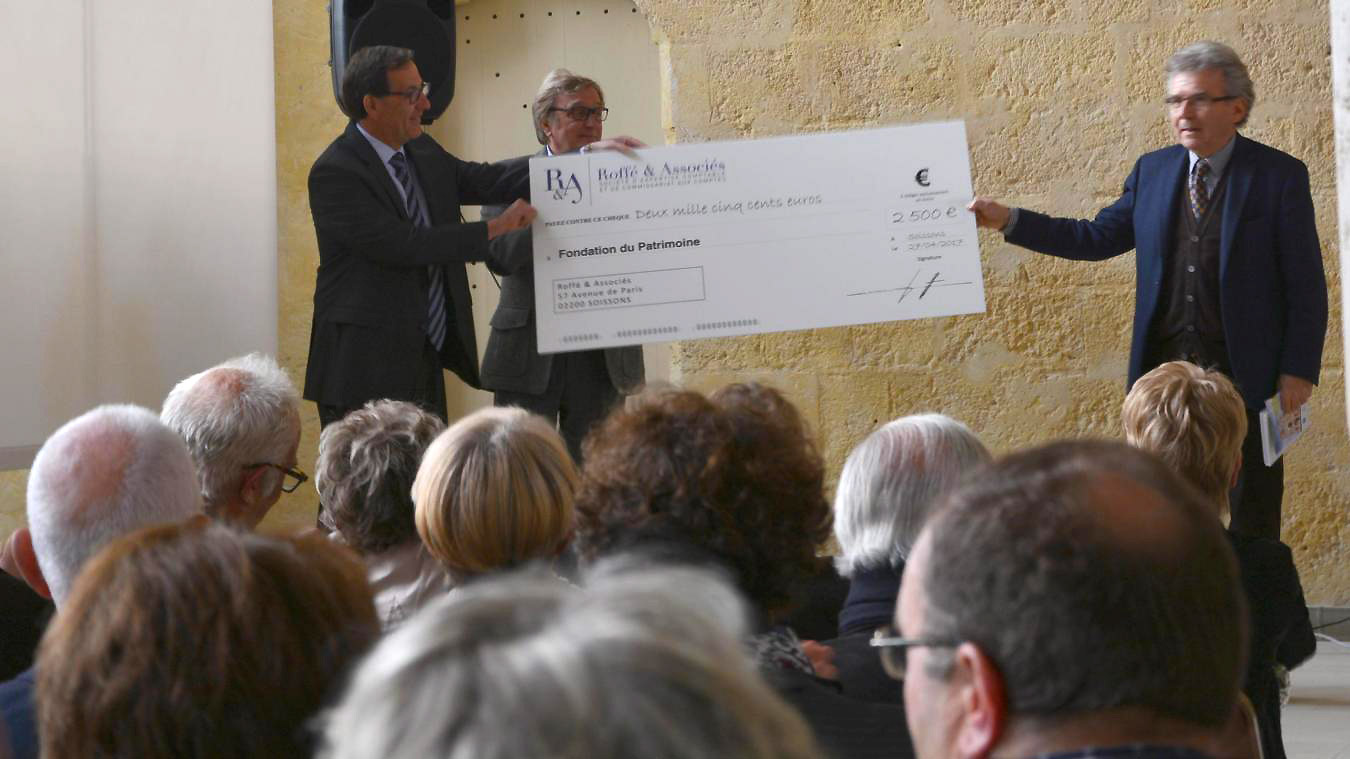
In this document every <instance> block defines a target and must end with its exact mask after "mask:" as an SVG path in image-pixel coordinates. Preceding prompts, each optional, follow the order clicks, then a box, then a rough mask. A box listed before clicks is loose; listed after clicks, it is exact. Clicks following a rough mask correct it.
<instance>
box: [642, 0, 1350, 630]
mask: <svg viewBox="0 0 1350 759" xmlns="http://www.w3.org/2000/svg"><path fill="white" fill-rule="evenodd" d="M636 2H637V5H638V8H639V9H640V10H641V11H642V12H643V13H644V14H646V16H647V17H648V19H649V21H650V23H651V27H652V34H653V39H654V40H655V41H656V42H657V43H658V44H659V45H660V48H661V53H662V66H663V72H662V80H663V84H664V87H665V90H666V91H665V93H664V95H665V98H666V101H665V104H664V108H665V128H666V133H667V139H668V140H669V141H671V142H698V141H706V140H718V139H734V138H745V137H765V136H772V135H781V134H794V133H801V132H813V131H832V130H842V129H854V128H863V127H869V126H882V125H887V124H897V123H906V122H915V121H933V120H940V119H952V118H962V119H965V120H966V125H967V130H968V133H969V137H970V141H971V160H972V168H973V171H974V182H975V189H976V192H977V193H979V194H982V195H990V196H994V197H998V198H1001V199H1002V200H1004V201H1005V202H1007V203H1009V204H1012V205H1020V206H1025V207H1029V208H1036V209H1038V210H1044V211H1047V212H1050V213H1054V214H1056V215H1072V216H1085V217H1090V216H1092V215H1093V214H1094V213H1095V212H1096V210H1097V209H1098V208H1100V207H1102V206H1103V205H1106V204H1107V203H1109V202H1111V201H1112V200H1114V199H1115V198H1116V197H1117V196H1118V194H1119V192H1120V188H1121V184H1122V182H1123V181H1124V178H1125V176H1126V174H1127V173H1128V172H1129V170H1130V167H1131V166H1132V165H1133V162H1134V160H1135V159H1136V158H1137V157H1138V156H1139V155H1140V154H1142V153H1144V152H1147V151H1149V150H1153V149H1155V148H1158V147H1162V146H1165V145H1167V144H1169V143H1171V142H1172V137H1171V134H1170V130H1169V127H1168V126H1167V123H1166V121H1165V118H1164V110H1163V105H1162V97H1163V94H1164V83H1163V76H1162V64H1163V62H1164V60H1165V59H1166V58H1167V56H1168V55H1169V54H1170V53H1172V52H1173V51H1174V50H1176V49H1177V48H1179V47H1181V46H1182V45H1185V44H1187V43H1189V42H1192V41H1195V40H1199V39H1207V38H1209V39H1218V40H1221V41H1224V42H1227V43H1228V44H1230V45H1232V46H1233V47H1234V48H1235V49H1236V50H1237V51H1238V53H1239V54H1240V55H1242V56H1243V58H1244V59H1245V61H1246V62H1247V64H1248V66H1249V68H1250V70H1251V74H1252V78H1253V79H1254V81H1255V83H1256V90H1257V104H1256V108H1255V110H1254V112H1253V115H1252V117H1251V121H1250V123H1249V124H1248V125H1247V127H1246V128H1245V129H1244V130H1243V131H1244V133H1245V134H1246V135H1247V136H1249V137H1252V138H1254V139H1257V140H1260V141H1262V142H1266V143H1268V144H1271V145H1274V146H1276V147H1278V148H1280V149H1282V150H1285V151H1287V152H1289V153H1292V154H1293V155H1295V156H1298V157H1299V158H1301V159H1303V160H1304V161H1305V162H1306V163H1307V164H1308V166H1309V169H1310V171H1311V175H1312V184H1313V195H1314V202H1315V204H1316V209H1317V221H1318V229H1319V232H1320V234H1321V238H1322V247H1323V251H1324V255H1325V260H1326V263H1327V274H1328V279H1329V281H1330V283H1331V289H1332V292H1331V297H1330V302H1331V305H1332V319H1331V328H1330V332H1329V334H1328V337H1327V343H1326V352H1325V359H1324V366H1323V372H1322V383H1321V386H1320V387H1319V388H1318V390H1317V391H1316V393H1315V394H1314V396H1313V404H1312V414H1313V429H1312V431H1311V432H1309V433H1308V435H1307V437H1306V439H1305V441H1304V442H1302V443H1300V444H1299V446H1298V448H1296V449H1295V450H1294V451H1293V452H1292V453H1291V454H1290V458H1289V460H1288V465H1287V466H1288V468H1287V494H1286V497H1285V518H1284V533H1283V534H1284V539H1285V541H1286V542H1288V543H1289V544H1290V545H1292V546H1293V548H1294V551H1295V555H1296V557H1297V561H1298V563H1299V566H1300V569H1301V570H1302V573H1303V582H1304V587H1305V589H1306V591H1307V595H1308V599H1309V601H1310V602H1311V603H1321V604H1338V605H1343V604H1345V603H1346V602H1347V601H1350V541H1348V540H1347V539H1348V538H1350V512H1348V511H1347V509H1346V503H1347V501H1350V469H1347V466H1348V465H1350V445H1348V444H1347V432H1346V414H1345V406H1344V403H1345V402H1344V398H1345V393H1344V382H1345V377H1344V371H1343V365H1344V361H1343V357H1342V350H1341V344H1342V340H1341V329H1340V324H1341V318H1340V302H1341V298H1340V272H1339V267H1338V266H1337V263H1336V262H1337V256H1338V251H1337V234H1336V229H1337V226H1336V187H1335V160H1334V153H1333V137H1334V133H1333V126H1332V116H1331V113H1332V110H1331V108H1332V100H1331V83H1330V64H1329V53H1330V49H1329V46H1330V36H1329V31H1328V10H1327V6H1326V3H1325V2H1317V1H1307V0H1262V2H1255V1H1254V0H1191V1H1190V2H1175V1H1174V0H1122V1H1121V2H1117V3H1100V2H1096V1H1095V0H1055V1H1051V0H926V1H925V2H916V1H915V0H741V1H739V2H734V3H733V2H724V1H719V0H636ZM980 244H981V249H982V256H983V265H984V270H985V286H986V291H987V300H988V310H987V313H985V314H983V315H975V316H961V317H950V318H944V319H936V320H927V321H913V322H898V323H890V324H878V325H870V326H862V327H847V328H836V329H826V330H815V331H808V332H797V333H790V334H777V335H762V336H754V337H744V338H734V339H724V340H709V341H699V342H688V343H683V344H680V345H679V346H678V347H677V349H676V351H675V354H674V355H675V364H676V367H675V368H676V372H677V376H679V377H681V378H682V380H683V382H684V383H686V384H688V385H691V386H695V387H699V388H703V389H712V388H714V387H716V386H718V385H720V384H723V383H725V382H728V381H734V380H745V379H757V380H762V381H766V382H770V383H772V384H774V385H777V386H779V387H781V388H783V389H784V390H785V391H787V392H788V393H789V394H790V395H791V397H792V398H793V399H794V401H795V402H797V403H798V404H799V405H800V406H801V408H802V410H803V411H804V413H805V415H806V417H807V418H808V419H809V420H811V421H812V422H813V424H814V425H815V428H816V430H817V432H818V435H819V438H820V440H821V443H822V446H823V448H824V451H825V453H826V456H827V458H828V460H829V463H830V467H831V472H832V473H837V472H838V468H839V466H840V464H841V463H842V461H843V458H844V456H845V455H846V454H847V452H848V450H849V448H850V447H852V446H853V445H854V444H856V443H857V442H858V441H859V440H860V439H861V438H862V436H864V435H865V434H867V433H868V432H869V431H870V430H871V429H872V428H873V427H875V426H876V425H877V424H878V423H880V422H884V421H886V420H889V419H891V418H894V417H896V416H900V415H904V414H909V413H915V412H921V411H942V412H945V413H947V414H950V415H952V416H954V417H957V418H959V419H961V420H963V421H965V422H966V423H968V424H969V425H971V427H972V428H973V429H975V430H976V431H977V432H978V433H979V434H980V435H981V436H982V437H983V438H984V439H985V441H986V442H987V443H988V444H989V445H990V447H991V448H992V449H994V450H995V451H996V452H1007V451H1010V450H1013V449H1015V448H1018V447H1021V446H1025V445H1028V444H1033V443H1038V442H1043V441H1046V440H1050V439H1054V438H1061V437H1077V436H1102V437H1118V436H1119V435H1120V425H1119V421H1118V420H1119V409H1120V404H1121V402H1122V400H1123V399H1124V391H1125V387H1124V382H1125V365H1126V360H1127V357H1128V350H1129V325H1130V323H1131V320H1132V309H1133V305H1134V304H1133V300H1134V298H1133V287H1134V261H1133V254H1132V253H1130V254H1126V255H1124V256H1121V257H1119V258H1117V259H1114V260H1112V261H1108V262H1103V263H1097V264H1091V263H1076V262H1070V261H1061V260H1058V259H1053V258H1050V257H1047V256H1040V255H1038V254H1035V253H1031V252H1029V251H1025V250H1022V249H1020V248H1015V247H1012V246H1010V245H1007V244H1005V243H1004V242H1003V240H1002V238H1001V237H1000V236H998V235H994V234H990V233H985V232H982V233H981V238H980ZM821 265H822V266H829V265H830V262H829V260H828V254H827V253H822V260H821Z"/></svg>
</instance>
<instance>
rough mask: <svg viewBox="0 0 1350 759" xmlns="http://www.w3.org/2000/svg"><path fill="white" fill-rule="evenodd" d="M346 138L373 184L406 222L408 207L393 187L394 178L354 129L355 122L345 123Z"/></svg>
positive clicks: (362, 135) (363, 136)
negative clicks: (381, 189) (376, 185)
mask: <svg viewBox="0 0 1350 759" xmlns="http://www.w3.org/2000/svg"><path fill="white" fill-rule="evenodd" d="M346 138H347V141H348V142H349V143H350V144H351V146H352V150H354V151H356V155H357V156H358V157H359V158H360V159H361V162H362V163H364V164H365V165H366V169H367V170H368V171H369V172H370V174H371V176H373V177H375V183H376V184H378V185H379V186H380V187H383V188H384V194H385V196H386V197H387V198H388V200H389V205H391V206H393V208H394V210H395V211H396V212H397V213H398V215H399V218H401V219H405V220H406V219H407V218H408V207H407V206H406V205H404V204H403V196H402V195H401V194H399V191H398V188H397V187H395V186H394V178H393V177H391V176H389V170H388V169H386V168H385V167H384V162H382V161H381V160H380V156H379V154H378V153H376V152H375V148H372V147H371V146H370V141H369V140H367V139H366V136H365V135H364V134H361V130H359V129H357V128H356V122H355V121H349V122H347V131H346Z"/></svg>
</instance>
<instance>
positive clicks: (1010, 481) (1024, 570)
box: [892, 441, 1246, 759]
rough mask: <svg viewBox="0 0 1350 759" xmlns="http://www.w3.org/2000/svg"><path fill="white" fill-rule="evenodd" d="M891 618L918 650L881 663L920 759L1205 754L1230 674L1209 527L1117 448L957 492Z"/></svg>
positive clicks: (1148, 465) (1219, 720) (1230, 602)
mask: <svg viewBox="0 0 1350 759" xmlns="http://www.w3.org/2000/svg"><path fill="white" fill-rule="evenodd" d="M896 619H897V621H896V624H897V626H898V629H899V634H900V635H901V636H902V637H904V638H909V639H917V640H920V641H923V644H921V645H918V646H914V647H910V648H909V649H908V650H902V651H899V652H898V659H899V662H900V663H903V664H904V665H905V673H904V690H905V704H906V707H907V716H908V720H909V725H910V729H911V732H912V733H913V736H914V741H915V746H916V748H917V750H918V755H919V756H920V757H921V758H923V759H927V758H928V757H935V756H947V755H953V754H958V753H959V754H961V755H965V756H987V755H989V754H990V753H991V752H992V751H993V750H994V749H995V748H998V749H999V750H1000V751H1003V752H1004V753H1007V754H1009V755H1025V756H1029V755H1033V754H1038V753H1041V751H1042V750H1044V749H1047V748H1053V749H1055V750H1067V749H1075V748H1081V747H1082V746H1083V744H1082V743H1079V744H1078V745H1074V746H1069V745H1064V744H1063V743H1059V744H1056V740H1091V741H1093V743H1092V745H1098V746H1103V745H1107V746H1109V745H1116V744H1120V743H1138V742H1154V743H1156V742H1159V741H1161V742H1165V743H1167V744H1170V745H1188V744H1190V745H1206V744H1208V743H1209V742H1210V741H1211V740H1212V738H1213V736H1214V735H1215V734H1216V733H1217V731H1219V730H1220V729H1222V727H1223V726H1224V724H1225V723H1226V722H1227V721H1228V718H1229V717H1230V715H1231V714H1232V713H1233V709H1234V706H1235V704H1236V699H1237V693H1238V687H1239V685H1240V683H1241V675H1242V672H1243V670H1244V666H1245V665H1244V661H1243V660H1244V657H1245V645H1246V628H1245V625H1246V622H1245V609H1244V606H1243V599H1242V590H1241V587H1240V585H1239V583H1238V575H1237V567H1236V562H1235V560H1234V558H1233V554H1232V551H1231V549H1230V548H1229V546H1228V542H1227V540H1225V538H1224V535H1223V531H1222V528H1221V527H1220V526H1219V524H1218V522H1217V521H1216V520H1215V519H1214V518H1213V515H1212V513H1211V512H1210V511H1209V510H1208V509H1207V508H1206V506H1205V504H1204V502H1203V500H1202V499H1201V498H1200V496H1199V494H1198V493H1196V492H1195V491H1194V490H1193V489H1191V487H1190V486H1189V485H1187V484H1186V483H1185V482H1183V481H1182V480H1180V479H1179V478H1178V477H1177V476H1176V475H1175V474H1173V473H1172V472H1171V471H1169V470H1168V469H1167V467H1166V466H1165V465H1163V464H1162V462H1160V461H1158V460H1157V459H1155V458H1153V457H1152V456H1150V455H1148V454H1147V453H1144V452H1142V451H1139V450H1136V449H1134V448H1131V447H1129V446H1126V445H1124V444H1120V443H1111V442H1086V441H1084V442H1070V443H1056V444H1051V445H1047V446H1044V447H1041V448H1037V449H1034V450H1030V451H1026V452H1022V453H1018V454H1014V455H1012V456H1008V457H1007V458H1004V459H1002V460H1000V461H998V462H996V463H995V464H994V465H993V466H992V467H991V468H990V469H989V470H987V471H986V472H985V474H984V476H981V477H979V478H978V479H975V480H972V481H970V482H967V483H966V484H965V485H963V486H962V487H960V488H959V489H958V490H957V491H956V492H954V493H953V495H952V496H951V498H950V500H949V502H948V503H947V504H946V505H944V507H943V508H942V509H940V510H939V511H938V512H936V513H935V514H934V515H933V518H932V519H931V520H930V522H929V524H928V526H927V527H925V528H924V530H923V532H922V533H921V535H920V538H919V541H918V543H917V544H916V546H915V549H914V553H913V555H912V557H911V560H910V563H909V564H908V565H907V566H906V571H905V574H904V578H903V580H902V582H901V590H900V601H899V606H898V608H897V612H896ZM892 661H893V662H894V661H895V660H894V659H893V660H892ZM1066 736H1070V737H1066ZM1075 736H1076V737H1075Z"/></svg>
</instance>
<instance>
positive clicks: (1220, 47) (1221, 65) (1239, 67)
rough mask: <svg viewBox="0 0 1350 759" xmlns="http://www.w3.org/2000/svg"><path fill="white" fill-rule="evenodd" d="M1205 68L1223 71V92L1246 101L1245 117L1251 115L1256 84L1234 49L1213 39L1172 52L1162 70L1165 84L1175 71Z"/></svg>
mask: <svg viewBox="0 0 1350 759" xmlns="http://www.w3.org/2000/svg"><path fill="white" fill-rule="evenodd" d="M1207 69H1218V70H1219V71H1220V72H1222V73H1223V84H1224V91H1225V94H1228V95H1237V96H1238V97H1240V98H1242V99H1243V100H1245V101H1247V116H1250V115H1251V112H1252V108H1254V107H1256V86H1255V85H1253V84H1252V78H1251V77H1250V76H1249V75H1248V74H1247V67H1246V66H1245V65H1244V64H1243V63H1242V59H1241V58H1239V57H1238V54H1237V53H1236V52H1235V51H1234V50H1233V48H1231V47H1229V46H1227V45H1225V44H1223V43H1222V42H1214V41H1213V40H1205V41H1203V42H1193V43H1191V44H1189V45H1187V46H1186V47H1183V48H1182V49H1180V50H1178V51H1176V52H1175V53H1172V57H1171V58H1168V59H1167V65H1166V66H1165V67H1164V69H1163V71H1164V74H1165V79H1166V81H1165V82H1164V84H1167V83H1168V82H1171V81H1172V77H1173V76H1175V75H1177V74H1181V73H1192V72H1196V71H1205V70H1207ZM1247 116H1243V117H1242V121H1239V122H1238V126H1242V125H1244V124H1246V123H1247Z"/></svg>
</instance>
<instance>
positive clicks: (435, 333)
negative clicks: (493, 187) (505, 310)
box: [389, 153, 445, 350]
mask: <svg viewBox="0 0 1350 759" xmlns="http://www.w3.org/2000/svg"><path fill="white" fill-rule="evenodd" d="M389 165H390V166H391V167H392V168H393V169H394V176H396V177H398V183H399V184H401V185H403V194H404V196H405V197H407V206H408V218H409V219H412V222H413V224H416V225H417V226H419V227H429V226H431V220H430V219H429V218H428V217H427V209H426V208H425V207H423V205H422V201H421V199H419V198H418V197H417V192H416V190H415V189H414V185H413V177H412V172H411V171H410V170H409V168H408V159H406V158H404V157H403V154H402V153H395V154H394V156H393V157H392V158H390V159H389ZM427 273H428V274H429V275H431V287H430V290H429V291H428V292H427V321H426V332H427V337H429V338H431V344H432V345H434V346H436V350H440V349H441V345H442V344H444V343H445V272H444V271H442V270H441V267H440V266H435V265H433V266H428V267H427Z"/></svg>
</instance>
